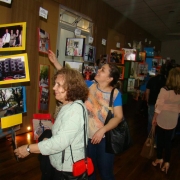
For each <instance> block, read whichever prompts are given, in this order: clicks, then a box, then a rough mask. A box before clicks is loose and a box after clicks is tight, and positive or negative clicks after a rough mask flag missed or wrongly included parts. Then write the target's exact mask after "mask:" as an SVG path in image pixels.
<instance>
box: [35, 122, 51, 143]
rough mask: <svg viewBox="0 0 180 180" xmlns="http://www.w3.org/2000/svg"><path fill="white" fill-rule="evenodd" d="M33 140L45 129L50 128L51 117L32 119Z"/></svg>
mask: <svg viewBox="0 0 180 180" xmlns="http://www.w3.org/2000/svg"><path fill="white" fill-rule="evenodd" d="M32 124H33V135H34V140H38V138H39V137H40V135H41V134H42V133H43V132H44V131H45V130H46V129H52V125H53V123H52V120H51V119H44V120H43V119H32Z"/></svg>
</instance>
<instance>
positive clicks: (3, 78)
mask: <svg viewBox="0 0 180 180" xmlns="http://www.w3.org/2000/svg"><path fill="white" fill-rule="evenodd" d="M29 80H30V78H29V67H28V59H27V54H17V55H12V56H1V57H0V84H11V83H18V82H26V81H29Z"/></svg>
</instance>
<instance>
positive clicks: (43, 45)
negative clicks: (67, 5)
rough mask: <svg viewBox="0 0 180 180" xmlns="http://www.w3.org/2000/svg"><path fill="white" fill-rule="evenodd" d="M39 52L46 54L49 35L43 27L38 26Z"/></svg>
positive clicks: (48, 46) (48, 47)
mask: <svg viewBox="0 0 180 180" xmlns="http://www.w3.org/2000/svg"><path fill="white" fill-rule="evenodd" d="M38 37H39V38H38V43H39V46H38V47H39V52H41V53H45V54H48V51H49V49H50V35H49V33H47V32H46V31H44V30H43V29H40V28H38Z"/></svg>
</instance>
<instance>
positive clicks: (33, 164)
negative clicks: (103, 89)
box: [0, 101, 180, 180]
mask: <svg viewBox="0 0 180 180" xmlns="http://www.w3.org/2000/svg"><path fill="white" fill-rule="evenodd" d="M137 107H138V106H137V103H136V102H133V101H132V103H128V106H127V105H126V106H125V107H124V114H125V117H126V119H127V121H128V124H129V127H130V133H131V136H132V139H133V145H132V147H131V148H130V149H128V150H127V151H126V152H124V153H123V154H121V155H119V156H116V158H115V164H114V174H115V177H116V180H179V179H180V137H179V135H176V136H175V138H174V140H173V146H172V158H171V166H170V169H169V172H168V174H167V175H166V174H165V173H163V172H161V171H160V168H159V167H153V166H152V165H151V161H152V160H148V159H145V158H143V157H141V156H140V152H141V149H142V146H143V143H144V141H145V139H146V137H147V128H146V127H147V116H146V115H142V114H136V113H135V111H136V110H137ZM16 140H17V146H21V145H23V144H27V143H32V142H33V140H32V133H27V134H23V135H18V136H17V137H16ZM154 158H155V157H154ZM11 179H12V180H40V179H41V172H40V169H39V161H38V155H36V154H31V155H29V156H28V157H27V158H25V159H20V160H19V162H18V161H16V159H15V157H14V154H13V149H12V145H11V142H10V141H9V140H7V139H5V138H4V139H0V180H11ZM98 180H100V178H98Z"/></svg>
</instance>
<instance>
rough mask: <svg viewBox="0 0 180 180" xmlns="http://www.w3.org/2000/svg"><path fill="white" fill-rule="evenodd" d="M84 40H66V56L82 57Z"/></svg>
mask: <svg viewBox="0 0 180 180" xmlns="http://www.w3.org/2000/svg"><path fill="white" fill-rule="evenodd" d="M84 43H85V39H84V38H66V48H65V56H77V57H82V56H83V54H84Z"/></svg>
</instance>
